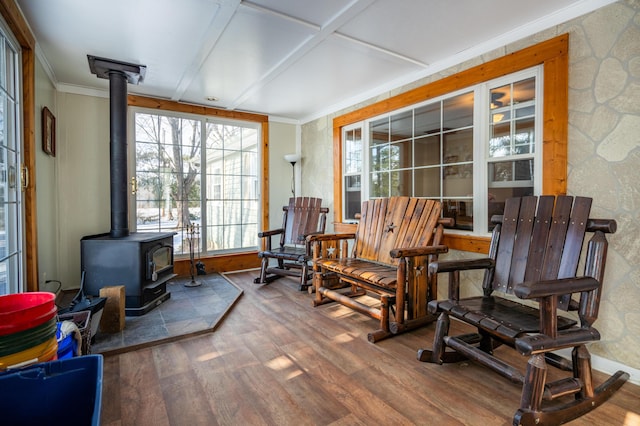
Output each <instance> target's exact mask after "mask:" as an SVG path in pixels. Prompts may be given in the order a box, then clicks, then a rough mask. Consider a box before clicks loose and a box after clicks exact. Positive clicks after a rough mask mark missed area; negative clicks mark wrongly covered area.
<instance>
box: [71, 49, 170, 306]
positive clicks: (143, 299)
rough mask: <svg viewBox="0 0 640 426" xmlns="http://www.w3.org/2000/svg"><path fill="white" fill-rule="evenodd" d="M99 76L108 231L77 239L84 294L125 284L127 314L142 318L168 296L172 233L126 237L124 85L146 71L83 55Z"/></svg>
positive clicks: (127, 215) (141, 68) (127, 230)
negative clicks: (106, 143) (103, 83)
mask: <svg viewBox="0 0 640 426" xmlns="http://www.w3.org/2000/svg"><path fill="white" fill-rule="evenodd" d="M87 58H88V60H89V68H90V70H91V72H92V73H93V74H96V75H97V76H98V78H108V79H109V113H110V127H109V131H110V153H109V166H110V195H111V231H110V232H109V233H107V234H99V235H90V236H86V237H84V238H82V240H81V241H80V246H81V256H82V261H81V264H82V271H83V272H84V273H85V283H84V285H85V292H86V293H87V294H89V295H93V296H97V295H99V294H100V289H101V288H102V287H107V286H116V285H124V286H125V298H126V301H125V313H126V315H133V316H136V315H143V314H145V313H147V312H148V311H150V310H151V309H153V308H155V307H156V306H158V305H160V304H161V303H162V302H164V301H166V300H168V299H169V298H170V297H171V294H170V293H167V287H166V283H167V281H169V280H170V279H171V278H173V277H175V276H176V274H174V273H173V235H174V233H173V232H171V233H167V232H164V233H163V232H150V233H147V232H137V233H135V232H134V233H129V222H128V220H129V210H128V200H127V197H128V179H127V83H130V84H138V83H140V82H142V80H143V78H144V74H145V72H146V67H145V66H144V65H138V64H132V63H128V62H120V61H114V60H112V59H105V58H99V57H96V56H91V55H87Z"/></svg>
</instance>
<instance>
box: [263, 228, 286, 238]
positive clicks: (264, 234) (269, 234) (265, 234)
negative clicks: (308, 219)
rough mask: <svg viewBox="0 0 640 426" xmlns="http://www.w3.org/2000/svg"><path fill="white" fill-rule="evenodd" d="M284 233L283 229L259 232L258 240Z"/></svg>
mask: <svg viewBox="0 0 640 426" xmlns="http://www.w3.org/2000/svg"><path fill="white" fill-rule="evenodd" d="M283 232H284V229H282V228H280V229H272V230H270V231H262V232H258V238H264V237H271V236H273V235H279V234H282V233H283Z"/></svg>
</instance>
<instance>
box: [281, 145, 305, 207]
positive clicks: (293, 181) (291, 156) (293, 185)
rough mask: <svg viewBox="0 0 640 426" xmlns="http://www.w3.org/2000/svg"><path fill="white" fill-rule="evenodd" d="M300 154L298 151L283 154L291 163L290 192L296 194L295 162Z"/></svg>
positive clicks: (299, 157) (298, 159)
mask: <svg viewBox="0 0 640 426" xmlns="http://www.w3.org/2000/svg"><path fill="white" fill-rule="evenodd" d="M301 158H302V156H301V155H300V154H298V153H295V154H286V155H285V156H284V159H285V161H287V162H289V163H291V194H293V196H294V197H295V196H296V163H297V162H298V161H300V159H301Z"/></svg>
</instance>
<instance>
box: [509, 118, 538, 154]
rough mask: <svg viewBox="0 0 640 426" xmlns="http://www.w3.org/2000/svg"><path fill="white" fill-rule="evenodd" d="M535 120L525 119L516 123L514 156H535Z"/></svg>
mask: <svg viewBox="0 0 640 426" xmlns="http://www.w3.org/2000/svg"><path fill="white" fill-rule="evenodd" d="M534 125H535V119H534V118H525V119H523V120H516V122H515V135H514V139H515V145H514V154H533V148H534V146H535V144H534V127H533V126H534Z"/></svg>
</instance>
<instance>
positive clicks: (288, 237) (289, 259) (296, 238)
mask: <svg viewBox="0 0 640 426" xmlns="http://www.w3.org/2000/svg"><path fill="white" fill-rule="evenodd" d="M321 205H322V199H321V198H311V197H297V198H293V197H292V198H289V205H288V206H284V207H282V210H283V211H284V213H283V215H282V216H283V217H282V228H278V229H273V230H270V231H264V232H260V233H258V237H260V238H262V239H263V247H264V250H262V251H260V252H259V253H258V256H259V257H261V258H262V265H261V268H260V276H259V277H257V278H256V279H254V281H253V282H254V283H256V284H269V283H270V282H272V281H274V280H276V279H278V278H280V277H283V276H294V277H300V290H307V288H308V287H309V284H308V281H309V280H310V279H311V273H310V272H309V261H310V259H311V255H310V250H309V245H308V243H307V242H306V240H305V238H306V237H307V236H308V235H312V234H315V233H323V232H324V230H325V226H326V222H327V213H329V209H328V208H326V207H322V206H321ZM276 235H279V236H280V241H279V244H278V246H277V247H272V243H271V238H272V237H274V236H276ZM271 259H275V260H276V264H275V265H273V266H271V265H270V260H271Z"/></svg>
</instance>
